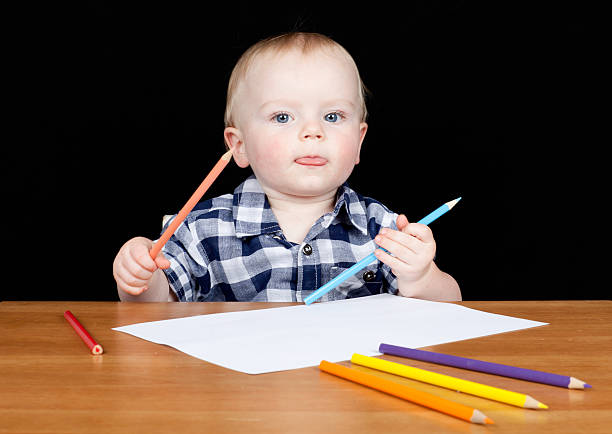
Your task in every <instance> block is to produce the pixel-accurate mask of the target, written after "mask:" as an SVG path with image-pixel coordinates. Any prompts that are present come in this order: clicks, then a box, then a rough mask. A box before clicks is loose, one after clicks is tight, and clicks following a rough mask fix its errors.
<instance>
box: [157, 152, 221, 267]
mask: <svg viewBox="0 0 612 434" xmlns="http://www.w3.org/2000/svg"><path fill="white" fill-rule="evenodd" d="M231 159H232V151H231V150H230V151H227V152H226V153H225V154H223V155H222V156H221V158H220V159H219V161H217V164H215V166H214V167H213V168H212V170H211V171H210V173H209V174H208V175H207V176H206V178H204V181H202V183H201V184H200V186H199V187H198V188H197V189H196V191H195V192H194V193H193V194H192V195H191V197H190V198H189V200H188V201H187V203H186V204H185V205H184V206H183V208H181V210H180V211H179V213H178V215H177V216H176V217H175V218H174V220H172V222H171V223H170V225H169V226H168V227H167V228H166V230H165V231H164V233H163V234H162V236H161V237H159V240H158V241H157V242H156V243H155V244H154V245H153V247H152V248H151V251H150V252H149V254H150V255H151V258H153V259H155V258H156V257H157V255H158V254H159V252H160V250H161V249H162V247H163V246H164V244H166V243H167V242H168V240H169V239H170V237H171V236H172V234H174V232H175V231H176V229H177V228H178V227H179V225H180V224H181V223H183V220H185V217H187V214H189V213H190V212H191V210H192V209H193V207H194V206H196V205H197V204H198V202H199V201H200V199H201V198H202V196H204V193H206V190H208V189H209V188H210V186H211V185H212V183H213V182H215V179H217V177H218V176H219V174H220V173H221V172H222V171H223V169H225V166H227V163H229V161H230V160H231Z"/></svg>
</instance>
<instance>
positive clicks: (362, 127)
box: [355, 122, 368, 164]
mask: <svg viewBox="0 0 612 434" xmlns="http://www.w3.org/2000/svg"><path fill="white" fill-rule="evenodd" d="M367 132H368V124H366V123H365V122H362V123H360V124H359V149H358V150H357V160H355V164H359V156H360V155H361V144H362V143H363V139H364V138H365V135H366V133H367Z"/></svg>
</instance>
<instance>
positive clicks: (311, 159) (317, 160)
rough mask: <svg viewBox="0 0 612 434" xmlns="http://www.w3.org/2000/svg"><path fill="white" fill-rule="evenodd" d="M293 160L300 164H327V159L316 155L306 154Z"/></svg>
mask: <svg viewBox="0 0 612 434" xmlns="http://www.w3.org/2000/svg"><path fill="white" fill-rule="evenodd" d="M295 162H296V163H297V164H301V165H302V166H324V165H325V164H327V159H325V158H323V157H319V156H318V155H307V156H306V157H300V158H297V159H296V160H295Z"/></svg>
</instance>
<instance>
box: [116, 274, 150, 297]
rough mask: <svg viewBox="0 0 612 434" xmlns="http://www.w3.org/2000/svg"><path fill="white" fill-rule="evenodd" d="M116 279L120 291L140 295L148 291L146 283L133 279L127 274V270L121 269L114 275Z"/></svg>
mask: <svg viewBox="0 0 612 434" xmlns="http://www.w3.org/2000/svg"><path fill="white" fill-rule="evenodd" d="M114 277H115V280H116V281H117V286H118V287H119V289H121V290H122V291H124V292H127V293H128V294H131V295H139V294H141V293H142V292H143V291H145V290H146V289H147V286H146V284H147V282H146V281H141V280H137V279H136V280H135V279H133V278H132V277H131V276H130V275H129V273H126V271H125V269H121V268H119V269H118V270H117V272H116V273H114Z"/></svg>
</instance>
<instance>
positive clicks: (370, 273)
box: [363, 270, 376, 282]
mask: <svg viewBox="0 0 612 434" xmlns="http://www.w3.org/2000/svg"><path fill="white" fill-rule="evenodd" d="M374 277H376V275H375V274H374V272H373V271H371V270H369V271H366V272H365V273H363V280H365V281H366V282H371V281H372V280H374Z"/></svg>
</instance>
